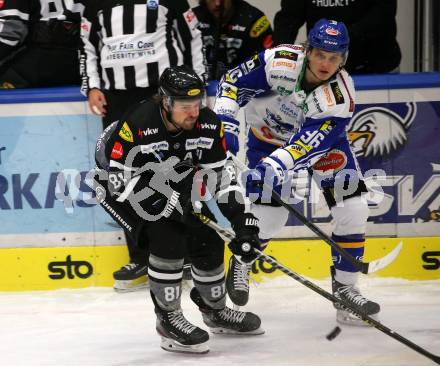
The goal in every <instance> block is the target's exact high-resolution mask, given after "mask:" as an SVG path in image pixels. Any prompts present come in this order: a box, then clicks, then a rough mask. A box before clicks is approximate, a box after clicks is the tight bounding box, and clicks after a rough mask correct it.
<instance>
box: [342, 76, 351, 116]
mask: <svg viewBox="0 0 440 366" xmlns="http://www.w3.org/2000/svg"><path fill="white" fill-rule="evenodd" d="M339 76H340V77H341V79H342V82H343V83H344V86H345V90H347V93H348V97H349V98H350V109H349V112H354V100H353V98H352V97H351V94H350V90H349V89H348V87H347V83H346V82H345V79H344V77H343V76H342V74H339Z"/></svg>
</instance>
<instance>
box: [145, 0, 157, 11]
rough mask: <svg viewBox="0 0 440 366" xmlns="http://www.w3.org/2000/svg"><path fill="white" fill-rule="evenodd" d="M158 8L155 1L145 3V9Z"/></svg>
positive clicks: (150, 0) (149, 0)
mask: <svg viewBox="0 0 440 366" xmlns="http://www.w3.org/2000/svg"><path fill="white" fill-rule="evenodd" d="M158 7H159V5H158V4H157V0H148V1H147V8H148V9H150V10H156V9H157V8H158Z"/></svg>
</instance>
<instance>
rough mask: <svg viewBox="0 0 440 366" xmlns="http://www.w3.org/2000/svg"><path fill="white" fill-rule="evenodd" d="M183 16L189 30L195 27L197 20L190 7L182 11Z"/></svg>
mask: <svg viewBox="0 0 440 366" xmlns="http://www.w3.org/2000/svg"><path fill="white" fill-rule="evenodd" d="M183 17H184V18H185V20H186V23H187V24H188V27H189V28H190V29H191V30H194V29H195V28H196V27H197V24H198V22H199V21H198V19H197V17H196V15H195V14H194V12H193V11H192V10H191V9H188V10H187V11H186V12H184V13H183Z"/></svg>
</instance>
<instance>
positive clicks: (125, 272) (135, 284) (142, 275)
mask: <svg viewBox="0 0 440 366" xmlns="http://www.w3.org/2000/svg"><path fill="white" fill-rule="evenodd" d="M147 273H148V267H147V266H146V265H142V264H138V263H128V264H126V265H125V266H123V267H121V268H120V269H119V270H117V271H116V272H114V273H113V278H114V279H115V283H114V285H113V289H114V290H115V291H116V292H132V291H139V290H142V289H144V288H147V287H148V277H147Z"/></svg>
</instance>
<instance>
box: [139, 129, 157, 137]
mask: <svg viewBox="0 0 440 366" xmlns="http://www.w3.org/2000/svg"><path fill="white" fill-rule="evenodd" d="M156 133H159V128H147V129H146V130H141V129H140V128H139V129H138V132H137V134H138V136H139V137H144V136H150V135H155V134H156Z"/></svg>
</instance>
